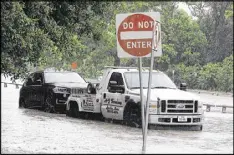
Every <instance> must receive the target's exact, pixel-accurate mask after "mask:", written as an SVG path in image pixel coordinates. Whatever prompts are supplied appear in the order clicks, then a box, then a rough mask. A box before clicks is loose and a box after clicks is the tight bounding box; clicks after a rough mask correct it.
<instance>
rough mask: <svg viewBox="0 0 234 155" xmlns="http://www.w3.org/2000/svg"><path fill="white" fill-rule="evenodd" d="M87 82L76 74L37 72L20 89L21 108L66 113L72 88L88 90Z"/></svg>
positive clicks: (67, 72)
mask: <svg viewBox="0 0 234 155" xmlns="http://www.w3.org/2000/svg"><path fill="white" fill-rule="evenodd" d="M87 85H88V84H87V83H86V81H85V80H84V79H83V78H82V77H81V76H80V75H79V74H78V73H76V72H71V71H51V70H50V71H47V70H43V71H37V72H34V73H32V74H30V75H29V77H28V78H26V80H25V82H24V84H23V86H22V87H21V89H20V97H19V107H24V108H39V109H41V110H44V111H46V112H51V113H55V112H60V113H65V110H66V104H65V103H66V101H67V99H68V97H69V95H70V92H71V88H72V87H80V88H87Z"/></svg>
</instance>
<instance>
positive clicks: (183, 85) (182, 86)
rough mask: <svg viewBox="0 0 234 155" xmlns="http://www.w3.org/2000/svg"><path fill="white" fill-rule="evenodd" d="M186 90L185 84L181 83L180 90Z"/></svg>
mask: <svg viewBox="0 0 234 155" xmlns="http://www.w3.org/2000/svg"><path fill="white" fill-rule="evenodd" d="M186 89H187V84H186V83H181V84H180V90H184V91H186Z"/></svg>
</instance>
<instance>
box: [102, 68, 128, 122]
mask: <svg viewBox="0 0 234 155" xmlns="http://www.w3.org/2000/svg"><path fill="white" fill-rule="evenodd" d="M124 91H125V90H124V82H123V77H122V74H121V73H118V72H113V73H112V75H111V77H110V80H109V81H108V85H107V92H104V93H103V104H102V108H101V110H102V114H103V116H104V117H106V118H112V119H117V120H121V119H122V111H123V102H122V95H123V93H124Z"/></svg>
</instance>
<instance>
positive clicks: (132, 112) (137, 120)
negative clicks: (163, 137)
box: [124, 105, 141, 128]
mask: <svg viewBox="0 0 234 155" xmlns="http://www.w3.org/2000/svg"><path fill="white" fill-rule="evenodd" d="M124 122H125V124H127V125H128V126H132V127H137V128H140V127H141V109H140V108H139V107H138V106H136V105H134V106H128V107H127V109H126V111H125V113H124Z"/></svg>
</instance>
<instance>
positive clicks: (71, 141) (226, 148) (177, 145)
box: [1, 84, 233, 154]
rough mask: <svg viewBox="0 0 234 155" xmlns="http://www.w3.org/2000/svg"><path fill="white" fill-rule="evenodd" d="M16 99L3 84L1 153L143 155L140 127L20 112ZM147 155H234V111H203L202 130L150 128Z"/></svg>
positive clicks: (22, 110) (13, 91)
mask: <svg viewBox="0 0 234 155" xmlns="http://www.w3.org/2000/svg"><path fill="white" fill-rule="evenodd" d="M18 97H19V89H15V86H14V85H12V86H11V85H8V87H7V88H4V87H3V84H2V87H1V153H28V154H31V153H32V154H33V153H75V154H76V153H141V148H142V130H141V129H139V128H132V127H128V126H124V125H121V124H112V123H107V122H101V121H95V120H84V119H78V118H70V117H66V115H65V114H51V113H45V112H42V111H39V110H33V109H19V108H18ZM209 98H210V99H214V97H212V96H211V95H210V96H209V97H204V95H203V99H206V100H208V101H211V100H209ZM215 101H216V102H217V103H218V102H221V101H219V100H218V99H216V100H215ZM230 101H231V102H232V103H230ZM211 102H213V100H212V101H211ZM222 102H227V103H229V104H232V105H233V98H232V97H228V98H227V99H226V100H222ZM146 153H201V154H202V153H233V112H227V113H221V110H220V111H219V110H216V111H214V112H212V111H211V112H205V119H204V125H203V131H180V130H153V129H150V130H149V131H148V136H147V149H146Z"/></svg>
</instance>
